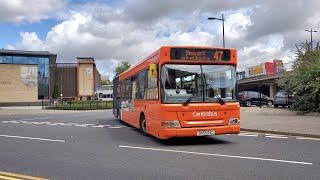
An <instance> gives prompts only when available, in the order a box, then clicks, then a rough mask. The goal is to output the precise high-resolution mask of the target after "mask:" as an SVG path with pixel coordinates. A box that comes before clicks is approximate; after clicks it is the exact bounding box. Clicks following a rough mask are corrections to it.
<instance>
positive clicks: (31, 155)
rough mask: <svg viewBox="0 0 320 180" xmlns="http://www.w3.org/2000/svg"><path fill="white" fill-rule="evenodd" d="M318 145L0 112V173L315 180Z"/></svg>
mask: <svg viewBox="0 0 320 180" xmlns="http://www.w3.org/2000/svg"><path fill="white" fill-rule="evenodd" d="M319 149H320V141H319V139H312V138H304V137H287V136H280V135H272V134H256V133H249V132H242V133H241V134H239V135H224V136H213V137H202V138H181V139H170V140H166V141H163V140H162V141H161V140H157V139H155V138H153V137H146V136H143V135H141V134H140V132H139V131H138V130H137V129H135V128H132V127H130V126H128V125H126V124H124V123H121V122H119V121H117V120H115V119H114V118H113V116H112V112H111V111H93V112H82V113H74V114H70V113H68V114H54V113H51V114H48V115H44V114H39V115H36V114H30V115H7V116H6V115H1V116H0V179H1V178H3V179H6V178H7V179H9V178H8V177H11V178H17V179H18V177H20V176H31V177H34V179H37V178H38V179H39V177H40V178H45V179H77V180H78V179H117V180H120V179H161V180H163V179H175V180H176V179H320V156H319ZM8 173H14V174H17V175H14V174H13V175H12V174H11V175H10V174H8ZM20 179H21V178H20ZM22 179H23V178H22ZM30 179H32V178H30Z"/></svg>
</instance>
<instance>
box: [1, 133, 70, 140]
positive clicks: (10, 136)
mask: <svg viewBox="0 0 320 180" xmlns="http://www.w3.org/2000/svg"><path fill="white" fill-rule="evenodd" d="M0 137H7V138H19V139H31V140H39V141H52V142H66V141H65V140H60V139H46V138H35V137H25V136H12V135H5V134H0Z"/></svg>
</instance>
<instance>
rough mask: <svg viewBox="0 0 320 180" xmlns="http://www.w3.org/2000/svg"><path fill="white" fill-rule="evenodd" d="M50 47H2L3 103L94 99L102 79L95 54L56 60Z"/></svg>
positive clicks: (0, 81) (0, 91)
mask: <svg viewBox="0 0 320 180" xmlns="http://www.w3.org/2000/svg"><path fill="white" fill-rule="evenodd" d="M56 59H57V55H56V54H52V53H50V52H47V51H20V50H5V49H0V105H1V103H2V104H3V103H16V102H18V103H21V102H23V103H29V102H40V101H42V100H50V99H54V98H64V99H93V98H94V97H95V91H96V88H97V87H98V86H100V83H101V76H100V73H99V72H98V70H97V68H96V65H95V61H94V59H93V58H77V60H76V62H75V63H56Z"/></svg>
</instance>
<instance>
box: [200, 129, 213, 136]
mask: <svg viewBox="0 0 320 180" xmlns="http://www.w3.org/2000/svg"><path fill="white" fill-rule="evenodd" d="M215 134H216V132H215V131H214V130H208V131H198V132H197V136H210V135H215Z"/></svg>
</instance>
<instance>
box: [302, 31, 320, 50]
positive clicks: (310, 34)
mask: <svg viewBox="0 0 320 180" xmlns="http://www.w3.org/2000/svg"><path fill="white" fill-rule="evenodd" d="M305 31H307V32H309V33H310V44H311V49H312V42H313V40H312V33H314V32H318V31H316V30H312V28H311V29H310V30H309V29H306V30H305Z"/></svg>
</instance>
